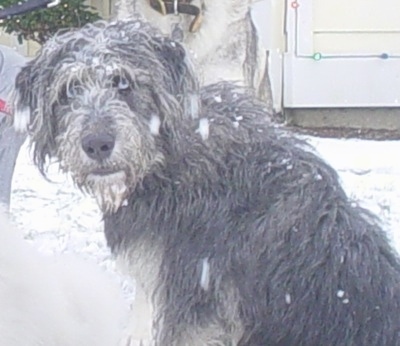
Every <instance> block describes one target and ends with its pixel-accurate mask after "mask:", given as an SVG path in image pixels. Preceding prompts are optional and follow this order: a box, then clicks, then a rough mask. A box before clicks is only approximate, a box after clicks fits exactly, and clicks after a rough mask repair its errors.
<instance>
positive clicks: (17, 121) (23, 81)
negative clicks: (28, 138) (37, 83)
mask: <svg viewBox="0 0 400 346" xmlns="http://www.w3.org/2000/svg"><path fill="white" fill-rule="evenodd" d="M32 70H33V69H32V63H28V64H27V65H25V66H24V67H23V68H22V69H21V71H20V72H19V73H18V75H17V77H16V80H15V88H14V92H13V97H12V99H13V102H12V103H13V109H14V112H13V123H14V128H15V129H16V130H17V131H19V132H25V131H27V129H28V127H29V125H30V123H31V114H32V112H33V110H34V109H35V107H36V105H35V101H34V98H33V93H32V87H33V81H34V79H33V78H34V76H33V75H32Z"/></svg>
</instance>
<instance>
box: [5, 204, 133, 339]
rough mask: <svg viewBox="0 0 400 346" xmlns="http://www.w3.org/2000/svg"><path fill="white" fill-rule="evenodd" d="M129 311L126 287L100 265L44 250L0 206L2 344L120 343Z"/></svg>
mask: <svg viewBox="0 0 400 346" xmlns="http://www.w3.org/2000/svg"><path fill="white" fill-rule="evenodd" d="M125 313H126V312H125V308H124V300H123V297H122V293H121V290H120V288H119V287H118V285H117V284H116V282H114V281H113V280H112V278H111V277H108V275H107V274H106V273H103V272H102V271H101V269H100V268H98V267H97V266H96V265H94V264H90V263H88V262H86V261H83V260H80V259H79V258H76V257H74V256H72V255H60V256H54V257H45V256H42V255H40V254H39V253H37V252H36V251H35V249H34V248H33V247H31V246H30V245H29V244H28V243H27V242H26V241H25V240H24V239H22V236H21V234H20V232H18V230H17V229H16V228H14V227H13V226H12V225H11V224H10V223H9V221H8V219H7V217H6V216H5V214H4V213H3V212H1V211H0V345H4V346H5V345H7V346H39V345H45V346H53V345H54V346H113V345H118V343H119V340H120V338H121V335H122V330H123V327H124V321H125V318H126V316H125Z"/></svg>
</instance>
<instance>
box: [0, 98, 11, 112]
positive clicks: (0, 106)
mask: <svg viewBox="0 0 400 346" xmlns="http://www.w3.org/2000/svg"><path fill="white" fill-rule="evenodd" d="M0 112H3V113H6V114H8V115H11V111H10V107H8V105H7V102H6V101H4V100H2V99H0Z"/></svg>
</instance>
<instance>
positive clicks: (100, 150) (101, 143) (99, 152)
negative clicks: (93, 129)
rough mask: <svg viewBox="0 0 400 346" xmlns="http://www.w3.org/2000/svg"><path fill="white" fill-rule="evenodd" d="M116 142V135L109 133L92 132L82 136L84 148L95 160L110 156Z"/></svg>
mask: <svg viewBox="0 0 400 346" xmlns="http://www.w3.org/2000/svg"><path fill="white" fill-rule="evenodd" d="M114 144H115V137H114V136H112V135H110V134H107V133H99V134H90V135H87V136H85V137H83V138H82V149H83V150H84V151H85V153H86V154H87V156H89V157H90V158H91V159H93V160H98V161H99V160H104V159H106V158H108V157H110V155H111V153H112V151H113V149H114Z"/></svg>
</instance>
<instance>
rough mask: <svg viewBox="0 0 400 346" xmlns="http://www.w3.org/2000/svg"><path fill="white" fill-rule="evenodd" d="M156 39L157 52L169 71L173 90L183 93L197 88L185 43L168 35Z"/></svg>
mask: <svg viewBox="0 0 400 346" xmlns="http://www.w3.org/2000/svg"><path fill="white" fill-rule="evenodd" d="M156 41H158V42H157V45H156V47H155V50H156V54H157V55H158V58H159V60H160V61H161V62H162V63H163V65H164V67H165V68H166V70H167V71H168V72H169V76H168V78H169V83H171V82H172V83H173V85H172V90H174V91H177V90H179V91H181V92H182V93H185V92H187V91H193V90H196V89H197V78H196V76H195V74H194V72H193V68H192V64H191V61H190V59H189V57H188V54H187V52H186V49H185V48H184V47H183V45H182V44H180V43H179V42H176V41H173V40H171V39H169V38H166V37H160V38H158V39H156Z"/></svg>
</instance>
